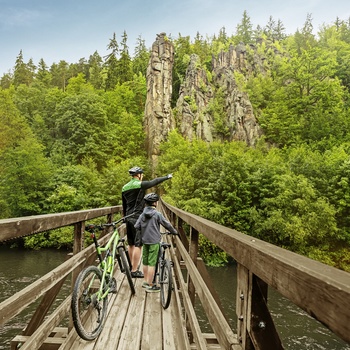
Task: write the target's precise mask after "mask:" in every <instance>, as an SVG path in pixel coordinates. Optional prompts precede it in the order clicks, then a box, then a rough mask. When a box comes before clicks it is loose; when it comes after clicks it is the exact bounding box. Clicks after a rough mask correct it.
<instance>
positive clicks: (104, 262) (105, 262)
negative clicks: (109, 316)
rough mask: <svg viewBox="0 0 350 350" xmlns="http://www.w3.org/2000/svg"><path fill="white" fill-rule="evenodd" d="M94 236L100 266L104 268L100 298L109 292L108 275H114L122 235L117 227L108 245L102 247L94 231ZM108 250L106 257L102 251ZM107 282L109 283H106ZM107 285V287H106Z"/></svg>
mask: <svg viewBox="0 0 350 350" xmlns="http://www.w3.org/2000/svg"><path fill="white" fill-rule="evenodd" d="M92 238H93V240H94V243H95V247H96V252H97V257H98V259H99V261H100V263H99V265H98V266H99V268H100V269H101V270H102V281H103V283H101V285H100V290H99V291H98V293H97V297H98V299H99V300H101V299H103V298H105V297H106V296H107V294H108V293H109V286H108V282H109V280H108V276H113V273H114V258H113V257H114V256H115V253H116V251H117V246H118V244H119V241H120V235H119V232H118V229H117V228H115V229H114V231H113V234H112V236H111V238H110V239H109V240H108V242H107V243H106V245H105V246H104V247H101V246H100V245H99V244H98V241H97V238H96V236H95V233H92ZM111 246H112V253H111V250H110V249H111ZM104 252H106V255H105V257H104V258H103V257H102V253H104ZM106 282H107V283H106ZM106 285H107V288H106Z"/></svg>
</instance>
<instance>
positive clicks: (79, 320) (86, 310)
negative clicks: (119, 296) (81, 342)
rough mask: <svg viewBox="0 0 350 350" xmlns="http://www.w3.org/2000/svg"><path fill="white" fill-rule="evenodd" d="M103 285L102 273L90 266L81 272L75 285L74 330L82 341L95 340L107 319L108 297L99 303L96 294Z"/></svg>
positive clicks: (73, 305) (73, 300) (72, 303)
mask: <svg viewBox="0 0 350 350" xmlns="http://www.w3.org/2000/svg"><path fill="white" fill-rule="evenodd" d="M101 283H102V272H101V270H100V269H99V268H98V267H96V266H88V267H87V268H85V269H84V270H82V271H81V272H80V274H79V275H78V277H77V280H76V282H75V285H74V289H73V294H72V301H71V308H72V318H73V324H74V328H75V330H76V331H77V333H78V334H79V336H80V337H81V338H82V339H85V340H94V339H96V338H97V337H98V336H99V334H100V333H101V331H102V329H103V326H104V322H105V320H106V318H107V305H108V297H107V296H106V297H105V298H103V299H102V300H100V301H98V300H97V298H96V292H97V291H98V290H99V288H100V286H101Z"/></svg>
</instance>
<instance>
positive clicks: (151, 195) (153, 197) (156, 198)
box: [143, 192, 159, 203]
mask: <svg viewBox="0 0 350 350" xmlns="http://www.w3.org/2000/svg"><path fill="white" fill-rule="evenodd" d="M143 199H144V200H145V201H146V202H147V203H154V202H158V201H159V196H158V195H157V193H153V192H152V193H148V194H146V195H145V197H144V198H143Z"/></svg>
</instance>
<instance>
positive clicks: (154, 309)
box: [140, 293, 163, 350]
mask: <svg viewBox="0 0 350 350" xmlns="http://www.w3.org/2000/svg"><path fill="white" fill-rule="evenodd" d="M160 308H161V305H160V297H159V293H147V294H146V304H145V312H144V318H143V332H142V339H141V346H140V349H142V350H162V349H163V342H162V326H161V322H162V318H161V310H160Z"/></svg>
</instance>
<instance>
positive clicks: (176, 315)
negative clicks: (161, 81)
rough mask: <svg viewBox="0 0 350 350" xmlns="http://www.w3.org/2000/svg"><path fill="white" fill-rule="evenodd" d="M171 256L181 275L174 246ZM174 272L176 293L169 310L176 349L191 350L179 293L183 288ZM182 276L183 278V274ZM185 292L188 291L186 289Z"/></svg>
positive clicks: (171, 249) (171, 248)
mask: <svg viewBox="0 0 350 350" xmlns="http://www.w3.org/2000/svg"><path fill="white" fill-rule="evenodd" d="M169 240H170V239H169ZM170 256H171V259H172V261H173V262H174V266H175V264H176V263H177V266H178V271H180V273H181V267H180V262H179V261H178V260H177V252H176V250H175V249H174V245H172V247H170ZM173 272H174V275H173V277H174V279H173V282H174V292H173V296H172V301H171V303H170V306H169V309H170V311H171V320H172V330H173V336H174V337H175V338H174V341H175V346H176V349H183V350H188V349H190V342H189V339H188V336H187V331H186V323H185V319H184V317H183V308H182V303H181V297H180V293H179V290H181V287H179V285H178V284H179V278H178V276H177V274H176V272H175V270H174V269H173ZM180 276H182V273H181V275H180ZM183 283H184V280H183ZM183 290H186V287H185V288H184V289H183ZM165 334H166V333H165V332H164V336H165Z"/></svg>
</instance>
